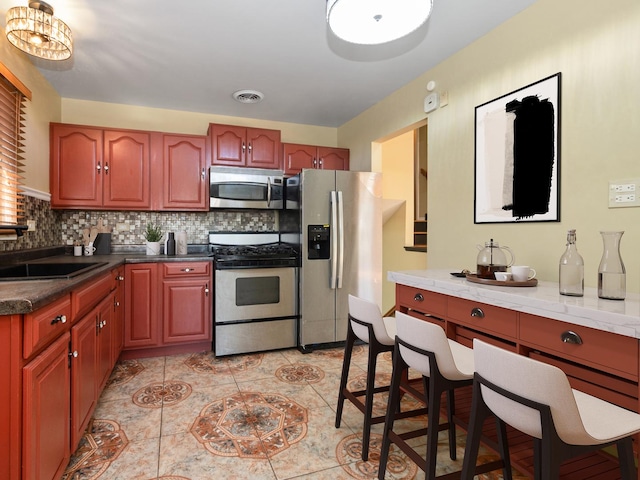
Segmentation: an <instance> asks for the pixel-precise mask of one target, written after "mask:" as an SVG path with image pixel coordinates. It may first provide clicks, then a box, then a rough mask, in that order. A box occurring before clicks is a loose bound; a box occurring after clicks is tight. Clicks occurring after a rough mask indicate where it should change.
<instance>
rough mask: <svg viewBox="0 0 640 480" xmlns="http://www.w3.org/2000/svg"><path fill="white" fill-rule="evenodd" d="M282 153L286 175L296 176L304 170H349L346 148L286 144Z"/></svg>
mask: <svg viewBox="0 0 640 480" xmlns="http://www.w3.org/2000/svg"><path fill="white" fill-rule="evenodd" d="M282 152H283V154H282V158H283V164H284V173H285V175H295V174H297V173H300V172H301V171H302V169H303V168H317V169H321V170H349V150H348V149H346V148H335V147H318V146H314V145H302V144H298V143H285V144H283V146H282Z"/></svg>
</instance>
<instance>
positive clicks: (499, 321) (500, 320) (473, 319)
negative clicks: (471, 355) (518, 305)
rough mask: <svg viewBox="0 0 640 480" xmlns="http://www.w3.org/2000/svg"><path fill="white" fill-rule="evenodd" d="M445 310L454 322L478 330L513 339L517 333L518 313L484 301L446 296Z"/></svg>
mask: <svg viewBox="0 0 640 480" xmlns="http://www.w3.org/2000/svg"><path fill="white" fill-rule="evenodd" d="M447 312H448V314H449V318H450V319H451V320H453V321H455V322H456V323H460V324H462V325H466V326H468V327H471V328H473V329H476V330H478V331H480V332H485V333H490V334H491V333H493V334H496V335H500V336H501V337H508V338H513V339H515V338H516V337H517V334H518V313H517V312H516V311H514V310H507V309H505V308H500V307H494V306H493V305H487V304H484V303H479V302H474V301H471V300H464V299H460V298H448V300H447Z"/></svg>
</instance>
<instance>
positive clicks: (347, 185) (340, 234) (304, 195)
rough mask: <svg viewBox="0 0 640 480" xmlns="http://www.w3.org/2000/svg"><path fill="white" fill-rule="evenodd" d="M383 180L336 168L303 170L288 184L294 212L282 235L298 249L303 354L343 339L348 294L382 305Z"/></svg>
mask: <svg viewBox="0 0 640 480" xmlns="http://www.w3.org/2000/svg"><path fill="white" fill-rule="evenodd" d="M381 181H382V176H381V174H380V173H370V172H349V171H336V170H303V171H302V173H300V174H299V175H297V176H295V177H292V178H289V179H288V181H287V202H286V205H287V207H286V208H287V212H288V213H289V214H290V213H291V212H292V211H294V212H296V213H295V214H294V216H293V219H294V220H293V223H296V225H295V227H292V226H291V218H289V222H288V221H287V220H285V222H284V223H285V224H286V223H288V225H285V228H283V229H282V230H281V231H282V232H283V234H282V239H283V241H291V240H293V239H296V240H295V242H296V243H298V245H299V247H300V251H301V267H300V275H299V279H300V288H299V312H300V324H299V329H298V341H299V345H298V346H299V348H300V349H301V350H303V351H306V350H311V349H313V348H315V347H317V346H322V345H323V344H324V345H326V344H331V343H335V342H340V341H344V340H345V339H346V335H347V315H348V313H349V306H348V295H349V294H353V295H356V296H358V297H362V298H365V299H368V300H371V301H373V302H375V303H377V304H378V305H380V304H381V301H382V283H381V282H382V182H381ZM283 218H285V219H286V218H287V215H286V214H285V215H283ZM287 229H288V230H289V232H288V233H287ZM296 230H297V231H296Z"/></svg>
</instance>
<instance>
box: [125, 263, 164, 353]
mask: <svg viewBox="0 0 640 480" xmlns="http://www.w3.org/2000/svg"><path fill="white" fill-rule="evenodd" d="M124 303H125V327H124V348H125V350H128V349H132V348H148V347H155V346H158V345H159V342H160V336H159V334H158V303H159V302H158V264H157V263H134V264H127V265H125V302H124Z"/></svg>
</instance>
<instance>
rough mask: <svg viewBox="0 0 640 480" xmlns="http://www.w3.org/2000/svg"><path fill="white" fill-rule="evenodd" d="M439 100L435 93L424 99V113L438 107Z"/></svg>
mask: <svg viewBox="0 0 640 480" xmlns="http://www.w3.org/2000/svg"><path fill="white" fill-rule="evenodd" d="M439 100H440V99H439V98H438V94H437V93H436V92H433V93H431V94H429V95H427V96H426V97H424V113H429V112H433V111H434V110H435V109H436V108H438V105H439Z"/></svg>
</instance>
